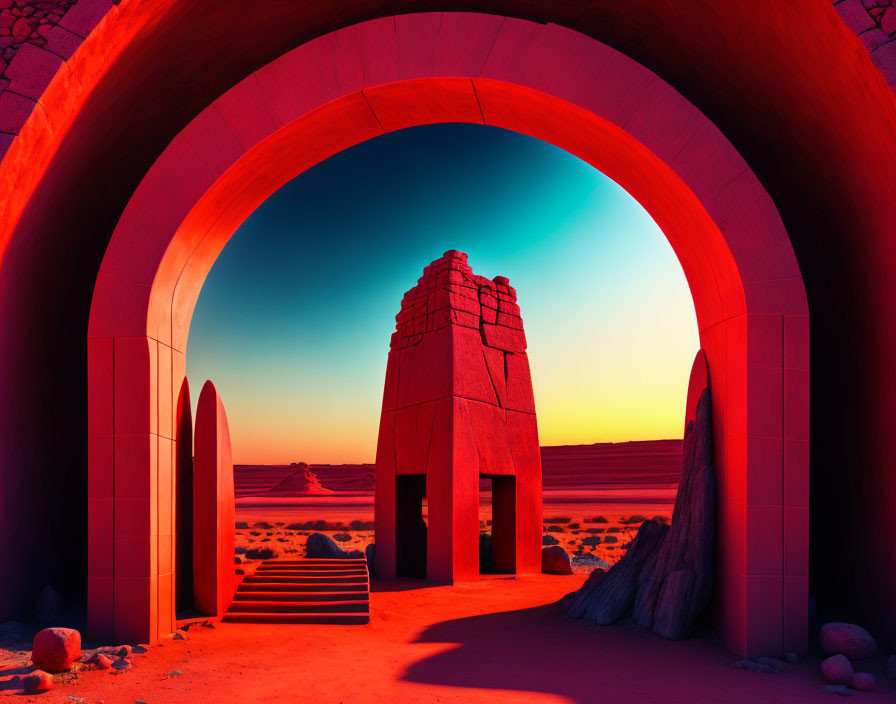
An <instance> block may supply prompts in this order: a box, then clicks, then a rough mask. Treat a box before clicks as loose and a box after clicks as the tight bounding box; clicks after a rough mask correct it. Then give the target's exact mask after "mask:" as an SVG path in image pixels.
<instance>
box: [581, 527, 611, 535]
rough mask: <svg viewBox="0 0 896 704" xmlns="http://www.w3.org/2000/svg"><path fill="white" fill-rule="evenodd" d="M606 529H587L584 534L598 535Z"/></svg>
mask: <svg viewBox="0 0 896 704" xmlns="http://www.w3.org/2000/svg"><path fill="white" fill-rule="evenodd" d="M605 530H606V528H589V529H588V530H586V531H585V532H586V533H591V535H597V534H598V533H603V532H604V531H605Z"/></svg>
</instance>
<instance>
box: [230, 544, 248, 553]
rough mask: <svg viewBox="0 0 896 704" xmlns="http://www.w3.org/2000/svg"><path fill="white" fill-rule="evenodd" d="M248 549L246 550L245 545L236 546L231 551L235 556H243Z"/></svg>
mask: <svg viewBox="0 0 896 704" xmlns="http://www.w3.org/2000/svg"><path fill="white" fill-rule="evenodd" d="M248 549H249V548H247V547H246V546H245V545H237V546H236V547H235V548H234V549H233V551H234V552H235V553H236V554H237V555H243V554H245V552H246V550H248Z"/></svg>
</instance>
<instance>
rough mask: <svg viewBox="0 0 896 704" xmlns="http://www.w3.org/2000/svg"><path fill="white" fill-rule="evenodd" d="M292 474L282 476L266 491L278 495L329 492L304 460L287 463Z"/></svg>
mask: <svg viewBox="0 0 896 704" xmlns="http://www.w3.org/2000/svg"><path fill="white" fill-rule="evenodd" d="M289 468H290V469H291V470H292V474H290V475H289V476H287V477H286V478H284V479H283V480H282V481H281V482H280V483H279V484H277V485H276V486H274V487H273V488H271V489H268V493H271V494H278V495H280V496H294V495H296V494H331V493H333V492H332V491H331V490H330V489H326V488H325V487H324V486H322V485H321V483H320V481H319V480H318V478H317V475H316V474H315V473H314V472H313V471H312V469H311V467H309V466H308V465H307V464H306V463H305V462H293V463H292V464H291V465H289Z"/></svg>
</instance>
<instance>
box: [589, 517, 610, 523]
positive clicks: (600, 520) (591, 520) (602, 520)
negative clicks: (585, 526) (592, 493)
mask: <svg viewBox="0 0 896 704" xmlns="http://www.w3.org/2000/svg"><path fill="white" fill-rule="evenodd" d="M587 522H588V523H609V521H608V520H607V519H606V518H604V517H603V516H595V517H594V518H589V519H588V521H587Z"/></svg>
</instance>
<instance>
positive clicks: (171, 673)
mask: <svg viewBox="0 0 896 704" xmlns="http://www.w3.org/2000/svg"><path fill="white" fill-rule="evenodd" d="M182 674H184V673H183V672H181V671H180V670H172V671H171V672H169V673H168V676H169V677H178V676H180V675H182Z"/></svg>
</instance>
